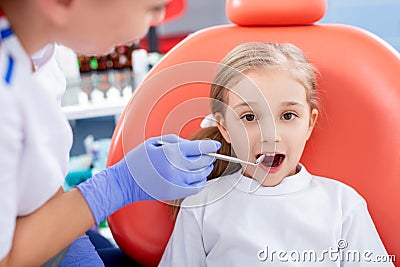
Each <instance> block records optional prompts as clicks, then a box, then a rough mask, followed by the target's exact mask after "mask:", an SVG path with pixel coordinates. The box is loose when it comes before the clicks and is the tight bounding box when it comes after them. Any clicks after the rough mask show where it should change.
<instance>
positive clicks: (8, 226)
mask: <svg viewBox="0 0 400 267" xmlns="http://www.w3.org/2000/svg"><path fill="white" fill-rule="evenodd" d="M0 27H1V28H2V29H4V28H5V27H8V22H7V20H6V19H5V18H4V17H3V18H1V19H0ZM54 50H55V48H54V45H49V46H47V47H45V48H44V49H43V50H42V51H40V52H38V53H37V54H36V55H35V56H34V63H35V67H36V68H37V71H36V72H32V65H31V59H30V58H29V56H28V55H27V54H26V53H25V51H24V49H23V48H22V46H21V44H20V43H19V40H18V39H17V37H16V36H15V35H12V36H9V37H7V38H6V39H3V40H1V46H0V172H1V173H0V229H1V234H0V259H2V258H3V257H4V256H5V255H6V254H7V253H8V252H9V250H10V248H11V244H12V237H13V234H14V229H15V221H16V218H17V217H18V216H23V215H27V214H30V213H32V212H33V211H35V210H36V209H37V208H39V207H40V206H41V205H42V204H43V203H45V202H46V201H47V200H48V199H49V198H51V197H52V196H53V195H54V194H55V193H56V192H57V190H58V189H59V188H60V186H61V185H62V183H63V181H64V177H65V176H66V174H67V164H68V160H69V150H70V148H71V145H72V131H71V127H70V125H69V123H68V121H67V120H66V118H65V116H64V115H63V113H62V111H61V108H60V103H61V102H60V99H61V96H62V95H63V94H64V91H65V78H64V76H63V74H62V72H61V71H60V69H59V68H58V66H57V64H56V61H55V58H54ZM10 58H12V61H13V67H12V73H11V75H9V81H6V79H5V78H4V77H5V76H6V74H7V72H8V71H9V69H10V68H9V65H10ZM38 231H40V229H38Z"/></svg>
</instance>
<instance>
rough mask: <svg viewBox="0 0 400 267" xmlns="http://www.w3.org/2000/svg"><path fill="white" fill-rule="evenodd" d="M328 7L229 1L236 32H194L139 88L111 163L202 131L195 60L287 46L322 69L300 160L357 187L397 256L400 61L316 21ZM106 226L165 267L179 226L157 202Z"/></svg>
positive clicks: (301, 1)
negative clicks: (243, 48)
mask: <svg viewBox="0 0 400 267" xmlns="http://www.w3.org/2000/svg"><path fill="white" fill-rule="evenodd" d="M326 6H327V5H326V0H280V1H276V0H227V3H226V12H227V16H228V18H229V19H230V20H231V21H232V22H233V24H232V25H223V26H216V27H211V28H207V29H203V30H201V31H198V32H196V33H194V34H192V35H191V36H189V37H188V38H186V39H185V40H183V41H182V42H181V43H179V44H178V45H177V46H176V47H174V48H173V49H172V50H171V51H170V52H169V53H168V54H167V55H165V57H164V58H163V59H162V60H161V61H160V62H159V64H157V65H156V66H155V67H154V68H153V69H152V70H151V72H150V73H149V74H148V76H147V78H146V79H145V81H144V82H142V83H141V84H140V85H139V87H138V88H137V89H136V91H135V93H134V96H133V97H132V99H131V101H130V103H129V104H128V105H127V107H126V109H125V111H124V113H123V115H122V116H121V119H120V121H119V123H118V125H117V127H116V130H115V132H114V136H113V139H112V144H111V149H110V153H109V159H108V165H112V164H114V163H116V162H117V161H119V160H120V159H121V158H122V157H123V154H124V151H128V150H129V149H131V148H133V147H135V146H136V145H138V144H139V143H141V142H142V141H144V140H145V139H146V138H149V137H152V136H158V135H161V134H169V133H175V134H179V135H180V136H181V137H185V138H187V137H189V136H190V135H191V134H192V133H193V132H195V131H196V130H197V129H199V128H200V121H201V120H202V118H204V117H205V116H206V115H208V114H209V113H211V112H210V110H209V106H208V101H196V105H194V104H191V100H192V99H207V97H208V95H209V88H210V85H209V84H207V83H205V82H202V81H205V80H208V79H209V78H210V77H211V76H212V74H211V73H207V68H206V67H204V68H200V69H196V68H191V66H192V65H191V64H190V62H194V61H207V62H219V61H220V60H221V59H222V58H223V57H224V56H225V55H226V54H227V53H228V52H229V51H230V50H231V49H232V48H233V47H235V46H236V45H238V44H240V43H243V42H254V41H262V42H278V43H286V42H290V43H293V44H295V45H297V46H298V47H300V48H301V49H302V50H303V51H304V53H305V55H306V56H307V58H308V59H309V60H310V61H311V62H312V63H314V64H315V65H316V67H317V68H318V70H319V71H320V75H319V81H318V82H319V87H318V88H319V90H320V97H321V106H322V114H321V116H320V118H319V122H318V125H317V128H316V129H315V130H314V132H313V135H312V137H311V139H310V141H309V142H308V145H307V147H306V150H305V151H304V155H303V157H302V159H301V162H302V163H303V164H304V165H305V166H307V168H308V169H309V171H310V172H312V173H314V174H316V175H322V176H326V177H333V178H337V179H340V180H341V181H343V182H344V183H346V184H348V185H350V186H352V187H353V188H355V189H356V190H357V191H358V192H359V193H360V194H361V195H362V196H363V197H364V198H365V199H366V201H367V203H368V208H369V211H370V214H371V216H372V219H373V220H374V223H375V226H376V227H377V230H378V232H379V234H380V237H381V239H382V241H383V243H384V245H385V247H386V249H387V251H388V253H389V255H396V256H397V258H400V231H399V230H398V228H399V226H400V216H399V215H398V212H399V210H400V194H399V191H400V55H399V54H398V53H397V52H396V51H395V50H394V49H393V48H391V47H390V46H389V45H387V44H386V43H385V42H384V41H382V40H380V39H379V38H377V37H375V36H374V35H372V34H370V33H368V32H366V31H364V30H361V29H358V28H355V27H351V26H346V25H331V24H330V25H328V24H315V22H317V21H318V20H319V19H321V18H322V17H323V16H324V13H325V11H326ZM206 16H207V14H205V18H206ZM188 62H189V64H188V65H180V64H182V63H188ZM204 64H205V65H206V63H204ZM193 81H194V82H193ZM196 81H197V82H196ZM183 111H184V112H183ZM108 222H109V225H110V228H111V231H112V233H113V235H114V238H115V240H116V242H117V243H118V245H119V246H120V248H121V249H122V250H123V251H124V252H125V253H126V254H128V255H129V256H130V257H132V258H133V259H134V260H136V261H137V262H139V263H141V264H142V265H144V266H156V265H157V264H158V262H159V260H160V259H161V256H162V253H163V250H164V248H165V246H166V244H167V242H168V238H169V236H170V234H171V232H172V230H173V226H174V221H173V220H172V219H171V217H170V214H169V207H168V205H166V204H163V203H160V202H157V201H143V202H139V203H134V204H131V205H129V206H127V207H125V208H123V209H121V210H119V211H117V212H115V213H114V214H113V215H111V216H110V217H109V218H108ZM398 266H400V265H398Z"/></svg>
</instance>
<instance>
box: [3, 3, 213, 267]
mask: <svg viewBox="0 0 400 267" xmlns="http://www.w3.org/2000/svg"><path fill="white" fill-rule="evenodd" d="M168 2H169V1H168V0H113V1H109V0H84V1H80V0H0V38H1V39H0V171H1V173H0V266H1V267H3V266H13V267H15V266H78V265H79V266H103V263H102V261H101V259H100V258H99V256H98V255H97V253H96V251H95V249H94V247H93V245H92V244H91V243H90V241H89V239H88V238H87V236H85V235H84V233H85V231H86V230H88V229H89V228H90V227H91V226H92V225H93V224H95V223H99V222H100V221H102V220H104V219H106V218H107V216H108V215H110V214H112V213H113V212H114V211H116V210H117V209H119V208H121V207H123V206H125V205H127V204H130V203H132V202H135V201H140V200H149V199H150V200H152V199H160V200H171V199H178V198H183V197H186V196H188V195H191V194H194V193H197V192H198V191H200V190H201V189H202V187H203V186H204V184H205V181H206V177H207V175H208V174H209V173H210V172H211V170H212V160H211V159H210V158H208V157H206V156H202V155H201V153H200V150H201V152H202V153H207V152H215V151H216V150H217V149H218V148H219V146H220V144H219V143H218V142H214V141H202V142H201V143H200V141H188V140H184V139H180V138H179V137H177V136H175V135H167V136H161V137H155V138H151V139H149V140H146V141H145V142H143V143H142V144H140V145H139V146H137V147H136V148H134V149H133V150H131V151H129V152H128V153H127V154H126V155H125V157H124V159H122V160H121V161H120V162H118V163H117V164H115V165H114V166H111V167H109V168H107V169H106V170H104V171H101V172H100V173H98V174H96V175H94V176H93V177H92V178H91V179H89V180H87V181H86V182H84V183H82V184H80V185H79V186H77V188H75V189H73V190H71V191H69V192H66V193H64V192H63V191H62V188H61V185H62V183H63V180H64V177H65V176H66V174H67V163H68V157H69V150H70V148H71V145H72V131H71V128H70V126H69V124H68V122H67V120H66V119H65V117H64V115H63V113H62V111H61V108H60V98H61V96H62V95H63V93H64V91H65V80H64V78H63V75H62V73H61V72H60V70H59V69H58V67H57V65H56V63H55V59H54V55H53V52H54V43H61V44H63V45H66V46H68V47H70V48H72V49H73V50H75V51H76V52H79V53H85V54H101V53H108V52H109V51H110V50H111V49H112V48H113V47H114V46H115V45H117V44H123V43H127V42H131V41H133V40H135V39H137V38H140V37H141V36H143V35H144V34H145V33H146V32H147V30H148V28H149V25H151V24H154V23H157V22H159V21H161V20H162V19H163V17H164V13H165V8H166V6H167V4H168ZM161 139H162V140H163V141H166V142H169V143H172V144H169V145H166V146H159V145H158V141H159V140H161ZM166 155H168V158H167V156H166ZM193 159H196V160H195V161H193ZM138 219H140V218H138Z"/></svg>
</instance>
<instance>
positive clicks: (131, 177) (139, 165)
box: [77, 135, 221, 224]
mask: <svg viewBox="0 0 400 267" xmlns="http://www.w3.org/2000/svg"><path fill="white" fill-rule="evenodd" d="M159 140H162V141H164V142H168V143H171V144H167V145H163V146H161V145H159V143H158V141H159ZM220 146H221V144H220V143H219V142H217V141H213V140H196V141H189V140H185V139H182V138H179V137H178V136H176V135H166V136H161V137H155V138H150V139H148V140H146V141H145V142H143V143H142V144H140V145H139V146H137V147H136V148H134V149H132V150H131V151H129V152H128V154H126V156H125V158H124V159H122V160H121V161H120V162H118V163H117V164H115V165H114V166H112V167H110V168H107V169H106V170H104V171H101V172H99V173H97V174H96V175H94V176H93V178H92V179H89V180H87V181H85V182H84V183H81V184H79V185H78V186H77V187H78V189H79V190H80V191H81V192H82V195H83V196H84V198H85V199H86V201H87V203H88V205H89V207H90V209H91V211H92V213H93V216H94V218H95V221H96V223H97V224H98V223H100V222H101V221H103V220H105V219H106V218H107V216H109V215H110V214H112V213H113V212H114V211H116V210H118V209H120V208H122V207H123V206H125V205H127V204H130V203H132V202H135V201H139V200H154V199H156V200H173V199H179V198H185V197H187V196H189V195H193V194H195V193H197V192H199V191H200V190H201V189H203V187H204V185H205V183H206V180H207V176H208V175H209V174H210V172H211V171H212V169H213V164H212V163H213V162H214V161H215V159H214V158H211V157H209V156H205V155H202V154H204V153H210V152H216V151H217V150H218V149H219V148H220Z"/></svg>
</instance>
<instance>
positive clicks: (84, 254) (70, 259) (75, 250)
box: [58, 235, 104, 267]
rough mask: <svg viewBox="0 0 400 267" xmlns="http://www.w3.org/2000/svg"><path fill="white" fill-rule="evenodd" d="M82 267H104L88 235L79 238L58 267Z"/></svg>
mask: <svg viewBox="0 0 400 267" xmlns="http://www.w3.org/2000/svg"><path fill="white" fill-rule="evenodd" d="M68 266H82V267H85V266H87V267H94V266H96V267H101V266H104V263H103V261H102V260H101V258H100V256H99V254H97V251H96V249H95V247H94V246H93V244H92V242H90V240H89V237H88V236H87V235H85V236H80V237H78V238H77V239H76V240H75V241H74V242H73V243H72V244H71V245H70V246H69V249H68V252H67V254H66V255H65V257H64V259H63V260H62V262H61V263H60V265H59V266H58V267H68Z"/></svg>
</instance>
